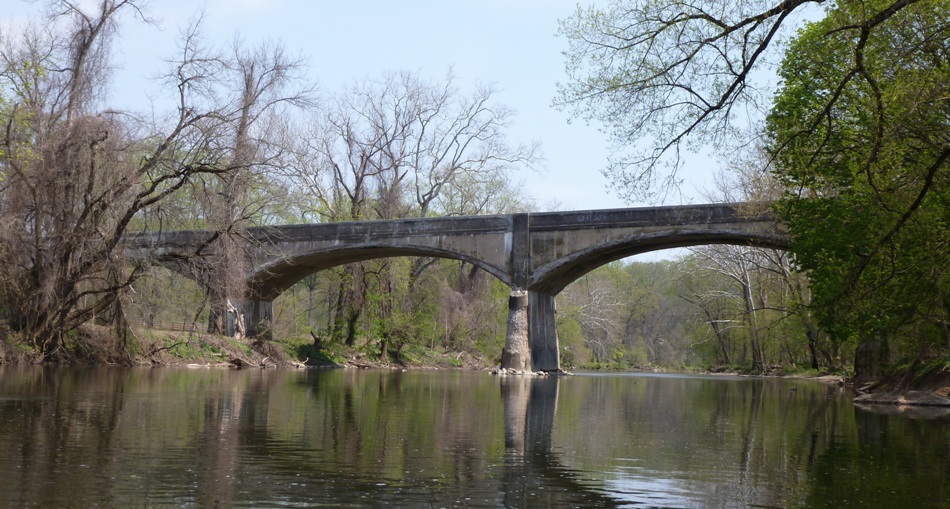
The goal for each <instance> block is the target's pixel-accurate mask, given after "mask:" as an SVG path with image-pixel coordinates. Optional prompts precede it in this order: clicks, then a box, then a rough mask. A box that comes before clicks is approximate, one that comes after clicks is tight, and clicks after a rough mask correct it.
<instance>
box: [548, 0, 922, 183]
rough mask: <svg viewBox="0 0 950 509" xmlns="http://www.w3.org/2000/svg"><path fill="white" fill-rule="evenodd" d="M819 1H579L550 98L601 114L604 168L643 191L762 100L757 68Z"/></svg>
mask: <svg viewBox="0 0 950 509" xmlns="http://www.w3.org/2000/svg"><path fill="white" fill-rule="evenodd" d="M820 3H823V1H822V0H791V1H781V2H776V1H770V0H754V1H743V2H733V1H730V2H720V1H713V0H694V1H685V2H683V1H672V0H670V1H665V0H653V1H633V0H612V1H611V2H609V4H608V6H607V7H606V8H603V9H600V8H597V7H588V8H586V9H584V8H581V7H578V9H577V12H576V13H575V14H574V16H573V17H571V18H568V19H566V20H563V21H562V22H561V27H560V34H561V35H563V36H565V37H567V39H568V43H569V47H568V50H567V51H566V52H565V55H566V57H567V63H566V66H565V67H566V71H567V75H568V81H567V82H566V83H560V84H558V96H557V99H556V101H555V104H556V105H558V106H559V107H561V108H565V109H571V110H572V112H573V113H574V115H575V116H580V117H581V118H584V119H585V120H588V121H591V120H597V121H600V122H602V123H603V124H604V126H605V128H606V131H607V132H608V133H610V135H611V137H612V139H613V141H614V143H615V145H616V146H617V148H618V153H617V155H615V156H614V157H613V158H612V159H611V161H610V163H609V165H608V167H607V168H606V169H605V170H604V174H605V175H606V176H607V177H608V178H610V179H612V181H613V186H614V188H615V190H616V191H617V192H618V193H620V194H621V196H624V197H626V198H628V199H632V198H642V197H645V196H647V195H649V194H650V193H652V192H655V191H657V189H658V188H660V189H662V188H668V187H670V186H673V185H675V184H676V183H677V179H676V170H677V169H678V168H679V167H680V165H681V163H682V161H681V159H680V155H681V149H682V148H683V147H684V145H685V144H687V142H688V143H690V145H685V146H689V147H691V148H699V147H704V146H717V145H721V144H723V143H724V142H725V141H728V140H731V136H732V135H734V134H735V133H736V132H737V130H739V129H740V128H741V127H742V126H743V125H744V121H745V119H746V118H747V115H748V114H749V113H750V110H751V111H754V110H755V109H757V108H760V107H761V105H763V104H767V94H768V92H769V90H767V89H765V88H764V87H762V86H761V85H760V84H759V83H758V82H757V81H756V79H757V78H759V77H760V76H759V75H760V74H761V73H759V72H758V71H759V70H760V69H761V68H762V67H763V65H764V64H767V63H768V61H769V59H770V58H772V56H773V55H774V54H775V53H776V51H777V47H778V48H780V47H781V44H777V43H780V42H781V41H782V40H783V36H784V34H786V33H787V31H788V26H787V25H789V24H791V23H792V22H794V20H795V19H796V16H795V14H797V13H799V12H800V11H802V10H804V8H805V7H807V6H808V5H809V4H820ZM898 3H903V2H898ZM663 168H667V170H668V172H667V173H665V174H664V173H663Z"/></svg>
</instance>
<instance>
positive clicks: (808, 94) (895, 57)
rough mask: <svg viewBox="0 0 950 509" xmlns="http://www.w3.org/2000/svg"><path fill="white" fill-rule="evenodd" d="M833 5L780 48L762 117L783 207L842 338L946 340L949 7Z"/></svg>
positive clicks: (825, 315) (816, 298) (819, 298)
mask: <svg viewBox="0 0 950 509" xmlns="http://www.w3.org/2000/svg"><path fill="white" fill-rule="evenodd" d="M890 5H891V2H882V1H877V2H865V3H860V4H858V3H853V2H839V3H837V4H835V5H834V6H832V7H831V8H830V9H829V10H828V11H827V15H826V16H825V18H824V19H822V20H821V21H818V22H815V23H810V24H808V25H806V26H805V27H804V28H803V29H802V30H801V31H800V32H799V33H798V35H797V37H796V38H795V40H794V41H793V43H792V45H791V46H790V47H789V48H788V50H787V52H786V57H785V60H784V62H783V63H782V66H781V69H780V75H781V77H782V80H783V83H782V87H781V89H780V90H779V93H778V94H777V96H776V99H775V105H774V108H773V110H772V113H771V114H770V116H769V118H768V124H767V132H768V135H769V137H770V150H771V152H772V155H773V157H774V159H775V162H776V173H777V175H778V176H779V177H780V178H781V179H782V181H783V182H784V184H785V185H786V187H787V189H789V192H788V194H787V195H786V197H785V199H784V200H783V201H782V203H781V204H780V205H779V206H778V208H777V210H778V211H779V212H780V213H781V214H782V216H783V217H784V218H785V220H786V221H787V224H788V227H789V230H790V231H791V232H792V233H793V235H794V237H795V242H794V244H793V246H792V250H793V252H794V254H795V260H796V262H797V263H798V265H799V266H800V268H802V269H804V270H806V271H807V273H808V274H809V278H810V280H811V290H812V303H813V308H814V310H815V314H816V317H817V318H818V320H819V321H820V323H821V325H822V326H823V327H824V328H825V329H826V330H827V331H828V332H829V333H830V334H831V336H832V338H833V339H834V340H835V341H837V342H847V341H852V342H860V341H862V340H864V339H866V338H869V337H874V336H875V335H877V334H880V333H884V334H887V335H889V336H892V337H896V338H909V337H910V336H911V335H913V336H914V339H913V340H911V341H909V343H911V344H913V343H917V345H918V346H920V345H925V344H929V345H932V344H934V343H935V342H938V341H941V340H942V342H943V343H944V344H945V345H947V344H948V341H950V335H948V334H947V329H946V324H947V323H948V320H950V313H948V311H950V307H948V306H947V304H948V303H950V301H945V298H944V295H945V294H946V292H947V290H948V289H950V274H948V272H947V267H950V250H948V249H947V246H948V245H950V230H948V224H950V178H948V175H947V167H948V166H947V161H948V159H950V139H948V138H947V136H946V133H947V132H950V104H948V102H947V100H946V97H947V96H948V93H950V53H948V50H950V28H948V25H947V23H946V20H947V18H948V15H950V14H948V7H950V3H948V2H945V1H934V2H920V3H916V4H914V5H911V6H908V7H905V8H903V9H901V10H900V11H899V12H897V13H896V14H893V15H892V16H891V17H889V18H886V19H885V20H883V21H882V22H880V23H876V21H875V20H877V19H878V18H879V17H880V15H881V13H882V12H883V11H884V10H885V9H887V8H888V7H889V6H890Z"/></svg>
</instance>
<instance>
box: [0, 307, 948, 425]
mask: <svg viewBox="0 0 950 509" xmlns="http://www.w3.org/2000/svg"><path fill="white" fill-rule="evenodd" d="M55 357H56V361H57V362H60V363H63V364H74V365H93V366H95V365H100V366H116V365H119V366H155V367H158V366H175V367H227V368H252V367H253V368H309V367H317V368H354V369H458V368H462V369H473V370H490V369H492V368H497V367H498V365H499V362H500V360H499V359H497V358H492V357H490V356H487V355H484V354H481V353H479V352H467V351H446V350H431V349H428V348H423V347H414V348H412V347H410V348H406V349H404V350H400V351H399V352H397V353H395V354H390V355H387V356H380V355H378V352H377V351H375V350H374V349H372V348H369V347H368V346H363V347H360V346H356V347H345V346H343V345H336V344H331V345H326V346H324V347H323V348H319V349H318V348H316V347H315V346H314V345H313V342H312V341H310V340H306V339H301V340H297V341H286V340H284V341H280V340H278V341H261V340H241V339H235V338H229V337H225V336H217V335H213V334H205V333H199V332H195V331H161V330H155V329H147V328H133V329H132V330H131V331H130V334H129V335H128V336H127V337H126V338H125V339H124V340H119V339H116V338H115V335H114V333H113V329H111V328H108V327H100V326H94V325H90V326H85V327H83V328H82V329H80V331H78V333H77V334H75V335H74V336H73V337H72V338H71V339H70V342H69V344H68V345H67V346H65V347H64V348H62V349H61V350H60V351H58V352H56V354H55ZM41 361H42V357H41V356H40V355H39V354H38V353H37V352H35V351H34V350H33V349H31V348H30V347H29V345H26V344H24V343H22V342H17V341H16V340H15V338H11V336H10V335H9V334H7V335H6V336H5V339H4V340H2V341H0V364H39V363H41ZM716 374H730V373H716ZM732 374H734V375H738V374H739V373H732ZM766 376H779V377H782V378H806V379H812V380H816V381H819V382H825V383H839V384H844V383H853V380H848V379H846V378H843V377H840V376H829V375H824V376H822V375H819V376H813V375H802V374H794V373H792V374H781V375H776V374H775V373H772V374H769V375H766ZM854 390H855V392H856V393H857V397H856V398H855V402H856V403H859V404H861V405H865V406H867V405H878V406H880V405H889V406H893V407H908V406H918V407H920V406H927V407H947V408H950V368H948V366H947V364H946V363H945V362H938V361H932V362H929V363H927V362H923V361H917V362H914V363H911V364H909V365H905V366H899V367H897V368H896V369H895V370H893V371H892V372H891V373H888V374H887V375H885V376H883V377H880V378H878V379H875V380H873V381H865V382H861V383H858V384H854Z"/></svg>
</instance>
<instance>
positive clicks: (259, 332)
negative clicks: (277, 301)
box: [244, 300, 274, 339]
mask: <svg viewBox="0 0 950 509" xmlns="http://www.w3.org/2000/svg"><path fill="white" fill-rule="evenodd" d="M273 321H274V301H272V300H246V301H244V323H245V324H246V327H247V336H248V337H251V338H260V339H271V333H272V326H271V324H272V323H273Z"/></svg>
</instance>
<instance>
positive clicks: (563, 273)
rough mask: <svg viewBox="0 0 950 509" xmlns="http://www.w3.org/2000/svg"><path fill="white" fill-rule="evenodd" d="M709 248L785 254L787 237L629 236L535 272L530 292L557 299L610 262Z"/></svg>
mask: <svg viewBox="0 0 950 509" xmlns="http://www.w3.org/2000/svg"><path fill="white" fill-rule="evenodd" d="M709 244H733V245H742V246H754V247H764V248H775V249H782V250H787V249H788V244H789V239H788V237H787V236H786V235H783V234H779V233H774V232H765V233H755V232H750V231H749V229H748V228H742V229H723V228H716V229H677V230H664V231H656V232H650V233H645V234H636V235H631V236H629V237H625V238H619V239H615V240H611V241H609V242H604V243H601V244H595V245H592V246H590V247H587V248H584V249H580V250H578V251H575V252H573V253H571V254H569V255H566V256H563V257H560V258H557V259H555V260H553V261H550V262H548V263H546V264H544V265H541V266H538V267H536V268H534V269H533V270H532V272H531V277H530V279H529V288H530V289H532V290H535V291H538V292H542V293H546V294H550V295H557V294H558V293H560V292H561V291H562V290H564V288H566V287H567V286H568V285H570V284H571V283H573V282H574V281H576V280H578V279H580V278H581V277H583V276H584V275H585V274H587V273H589V272H591V271H593V270H595V269H597V268H598V267H601V266H603V265H606V264H608V263H610V262H613V261H616V260H620V259H623V258H627V257H630V256H635V255H639V254H643V253H648V252H651V251H660V250H664V249H675V248H681V247H692V246H702V245H709Z"/></svg>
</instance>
